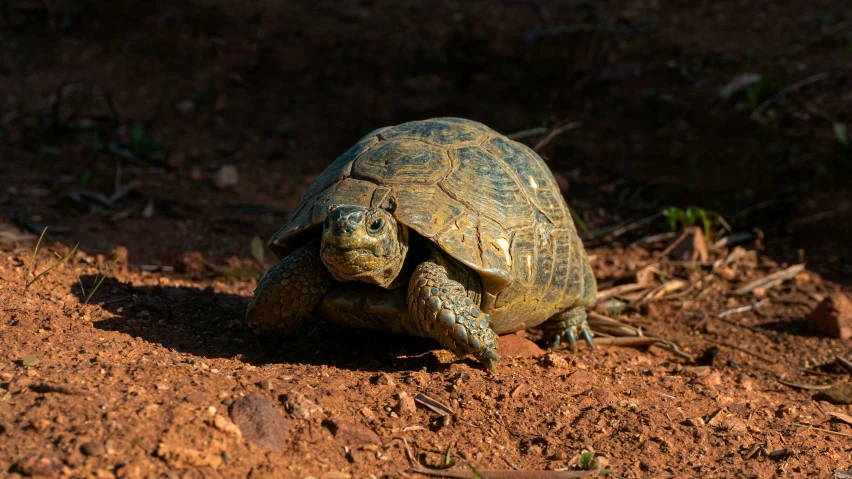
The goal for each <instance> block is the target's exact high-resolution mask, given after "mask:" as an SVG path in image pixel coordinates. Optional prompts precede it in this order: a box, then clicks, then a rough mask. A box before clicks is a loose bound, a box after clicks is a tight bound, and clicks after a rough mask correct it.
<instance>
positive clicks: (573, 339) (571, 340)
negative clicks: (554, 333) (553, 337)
mask: <svg viewBox="0 0 852 479" xmlns="http://www.w3.org/2000/svg"><path fill="white" fill-rule="evenodd" d="M565 336H566V339H567V340H568V346H569V347H570V348H571V352H572V353H575V354H576V353H577V335H576V334H574V328H568V329H567V330H565Z"/></svg>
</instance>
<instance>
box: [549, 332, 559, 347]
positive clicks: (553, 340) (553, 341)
mask: <svg viewBox="0 0 852 479" xmlns="http://www.w3.org/2000/svg"><path fill="white" fill-rule="evenodd" d="M560 343H562V335H561V334H559V333H553V334H551V335H550V346H549V347H550V349H552V350H554V351H556V350H557V349H558V348H559V344H560Z"/></svg>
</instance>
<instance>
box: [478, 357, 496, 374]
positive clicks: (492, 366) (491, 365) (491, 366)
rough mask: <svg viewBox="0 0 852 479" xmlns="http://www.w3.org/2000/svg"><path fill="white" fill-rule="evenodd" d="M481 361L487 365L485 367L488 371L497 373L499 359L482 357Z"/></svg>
mask: <svg viewBox="0 0 852 479" xmlns="http://www.w3.org/2000/svg"><path fill="white" fill-rule="evenodd" d="M479 361H480V362H481V363H482V365H483V366H485V369H487V370H488V372H490V373H491V374H496V373H497V361H495V360H493V359H491V358H482V359H480V360H479Z"/></svg>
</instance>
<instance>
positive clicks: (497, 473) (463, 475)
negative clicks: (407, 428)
mask: <svg viewBox="0 0 852 479" xmlns="http://www.w3.org/2000/svg"><path fill="white" fill-rule="evenodd" d="M408 472H416V473H418V474H424V475H426V476H433V477H450V478H458V479H474V478H476V474H479V476H480V477H483V478H484V479H573V478H579V477H589V476H591V475H593V474H594V473H595V471H523V470H519V471H516V470H512V469H478V470H477V471H476V473H475V472H474V471H472V470H470V469H461V468H458V469H426V468H422V467H412V468H411V469H409V470H408Z"/></svg>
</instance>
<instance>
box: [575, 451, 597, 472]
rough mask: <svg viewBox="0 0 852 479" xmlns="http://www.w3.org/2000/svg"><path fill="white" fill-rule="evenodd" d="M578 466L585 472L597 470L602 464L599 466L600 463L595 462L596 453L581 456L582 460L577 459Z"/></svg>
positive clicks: (585, 453)
mask: <svg viewBox="0 0 852 479" xmlns="http://www.w3.org/2000/svg"><path fill="white" fill-rule="evenodd" d="M577 465H578V466H580V469H582V470H584V471H590V470H592V469H597V467H598V466H599V465H600V464H598V461H596V460H595V453H593V452H584V453H582V454H580V458H579V459H577Z"/></svg>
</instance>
